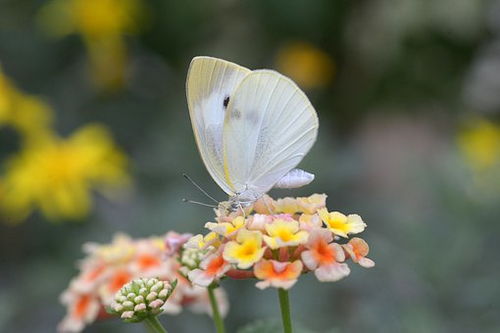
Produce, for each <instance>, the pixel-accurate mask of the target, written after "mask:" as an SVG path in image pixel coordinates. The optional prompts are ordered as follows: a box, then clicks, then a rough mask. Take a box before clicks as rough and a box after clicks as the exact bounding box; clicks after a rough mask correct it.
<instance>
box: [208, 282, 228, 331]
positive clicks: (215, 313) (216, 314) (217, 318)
mask: <svg viewBox="0 0 500 333" xmlns="http://www.w3.org/2000/svg"><path fill="white" fill-rule="evenodd" d="M215 288H217V287H216V286H209V287H208V288H207V290H208V297H209V298H210V305H211V306H212V317H213V320H214V324H215V329H216V330H217V333H224V332H225V329H224V321H223V320H222V317H221V315H220V311H219V305H218V304H217V299H216V298H215V293H214V290H215Z"/></svg>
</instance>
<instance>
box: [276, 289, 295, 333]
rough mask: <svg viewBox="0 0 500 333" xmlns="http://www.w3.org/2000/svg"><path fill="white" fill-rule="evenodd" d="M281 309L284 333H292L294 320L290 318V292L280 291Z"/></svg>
mask: <svg viewBox="0 0 500 333" xmlns="http://www.w3.org/2000/svg"><path fill="white" fill-rule="evenodd" d="M278 295H279V298H280V308H281V320H282V321H283V332H284V333H292V319H291V316H290V302H289V301H288V290H285V289H283V288H279V289H278Z"/></svg>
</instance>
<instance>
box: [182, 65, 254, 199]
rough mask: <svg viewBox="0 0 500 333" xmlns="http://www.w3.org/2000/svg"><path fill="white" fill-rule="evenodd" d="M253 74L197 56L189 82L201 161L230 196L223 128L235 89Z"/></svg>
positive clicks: (195, 134) (189, 95)
mask: <svg viewBox="0 0 500 333" xmlns="http://www.w3.org/2000/svg"><path fill="white" fill-rule="evenodd" d="M250 72H251V71H250V70H249V69H247V68H244V67H241V66H239V65H236V64H234V63H231V62H229V61H225V60H221V59H216V58H211V57H195V58H194V59H193V60H192V61H191V65H190V66H189V70H188V76H187V81H186V95H187V100H188V107H189V116H190V118H191V125H192V126H193V132H194V136H195V139H196V144H197V145H198V150H199V151H200V155H201V158H202V159H203V162H204V163H205V166H206V168H207V170H208V172H209V173H210V175H211V176H212V178H213V179H214V180H215V182H216V183H217V184H218V185H219V186H220V187H221V188H222V189H223V190H224V191H225V192H226V193H228V194H231V195H232V194H234V193H233V192H232V190H231V188H230V187H229V185H228V184H227V183H226V181H225V177H224V171H223V170H224V169H223V157H222V128H223V123H224V116H225V112H226V108H227V105H228V103H229V101H230V100H231V97H232V95H233V93H234V90H235V89H236V87H237V86H238V85H239V83H240V82H241V80H242V79H243V78H244V77H245V76H247V75H248V74H249V73H250Z"/></svg>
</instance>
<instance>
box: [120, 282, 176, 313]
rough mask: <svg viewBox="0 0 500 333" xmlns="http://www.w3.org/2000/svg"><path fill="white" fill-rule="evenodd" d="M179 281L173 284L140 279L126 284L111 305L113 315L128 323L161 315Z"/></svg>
mask: <svg viewBox="0 0 500 333" xmlns="http://www.w3.org/2000/svg"><path fill="white" fill-rule="evenodd" d="M176 284H177V281H174V282H173V283H172V284H170V283H168V282H166V281H160V280H158V279H156V278H140V279H136V280H133V281H130V282H129V283H127V284H125V285H124V286H123V287H122V288H121V289H120V290H119V291H118V292H117V293H116V294H115V300H114V302H113V303H112V305H111V310H112V312H113V313H115V314H118V315H120V317H121V318H122V319H124V320H125V321H127V322H134V323H135V322H140V321H142V320H144V319H145V318H147V317H150V316H156V315H158V314H159V313H161V312H162V311H163V310H162V308H161V307H162V306H163V304H165V301H166V300H167V299H168V298H169V297H170V295H171V294H172V292H173V290H174V289H175V286H176Z"/></svg>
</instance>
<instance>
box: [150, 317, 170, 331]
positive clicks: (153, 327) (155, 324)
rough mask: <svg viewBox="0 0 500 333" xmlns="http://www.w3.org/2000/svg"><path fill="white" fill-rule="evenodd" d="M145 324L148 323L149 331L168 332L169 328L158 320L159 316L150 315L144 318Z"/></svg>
mask: <svg viewBox="0 0 500 333" xmlns="http://www.w3.org/2000/svg"><path fill="white" fill-rule="evenodd" d="M144 324H146V326H147V328H148V331H150V332H151V333H167V330H166V329H165V327H163V325H162V324H161V323H160V321H159V320H158V317H157V316H149V317H147V318H146V319H144Z"/></svg>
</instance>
